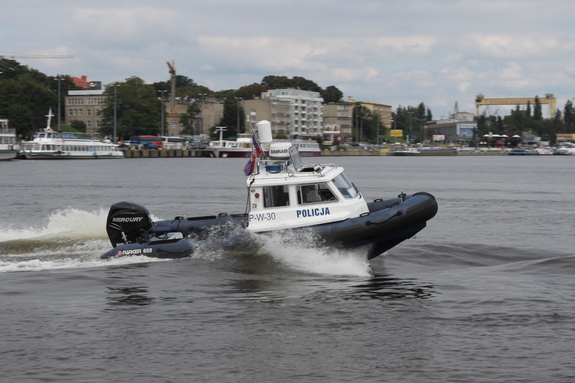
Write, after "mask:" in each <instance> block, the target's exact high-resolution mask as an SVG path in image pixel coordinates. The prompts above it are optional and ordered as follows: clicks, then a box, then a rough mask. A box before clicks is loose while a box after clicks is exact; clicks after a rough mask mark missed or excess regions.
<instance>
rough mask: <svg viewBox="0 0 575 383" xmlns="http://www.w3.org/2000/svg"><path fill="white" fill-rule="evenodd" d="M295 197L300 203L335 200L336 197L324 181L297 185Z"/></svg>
mask: <svg viewBox="0 0 575 383" xmlns="http://www.w3.org/2000/svg"><path fill="white" fill-rule="evenodd" d="M297 199H298V203H299V204H300V205H302V204H308V203H318V202H327V201H337V197H336V196H335V195H334V194H333V192H332V191H331V190H330V188H329V186H327V184H326V183H317V184H309V185H301V186H298V192H297Z"/></svg>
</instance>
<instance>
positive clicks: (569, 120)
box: [563, 100, 575, 133]
mask: <svg viewBox="0 0 575 383" xmlns="http://www.w3.org/2000/svg"><path fill="white" fill-rule="evenodd" d="M563 120H564V121H565V130H566V131H565V132H564V133H575V109H573V102H572V101H571V100H569V101H567V102H566V103H565V109H564V112H563Z"/></svg>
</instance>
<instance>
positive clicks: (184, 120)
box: [180, 103, 201, 135]
mask: <svg viewBox="0 0 575 383" xmlns="http://www.w3.org/2000/svg"><path fill="white" fill-rule="evenodd" d="M200 113H201V110H200V108H199V107H198V105H197V103H193V104H190V105H189V106H188V109H187V110H186V113H182V114H181V115H180V123H181V124H182V126H183V128H182V134H187V135H194V134H195V131H196V129H195V127H196V124H197V122H198V119H197V116H198V115H199V114H200Z"/></svg>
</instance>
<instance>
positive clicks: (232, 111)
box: [219, 97, 245, 137]
mask: <svg viewBox="0 0 575 383" xmlns="http://www.w3.org/2000/svg"><path fill="white" fill-rule="evenodd" d="M244 116H245V114H244V108H243V107H242V106H241V104H240V103H239V100H238V99H236V98H235V97H227V98H226V99H225V101H224V114H223V116H222V119H221V120H220V123H219V126H224V127H226V128H227V131H225V132H224V136H225V137H237V135H238V133H242V132H244V125H245V124H244V120H245V117H244ZM238 124H239V126H238Z"/></svg>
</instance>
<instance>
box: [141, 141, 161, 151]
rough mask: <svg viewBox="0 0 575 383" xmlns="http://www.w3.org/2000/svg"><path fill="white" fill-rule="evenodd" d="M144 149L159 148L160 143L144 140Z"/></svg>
mask: <svg viewBox="0 0 575 383" xmlns="http://www.w3.org/2000/svg"><path fill="white" fill-rule="evenodd" d="M141 146H142V149H158V145H156V144H154V143H153V142H142V144H141Z"/></svg>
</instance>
